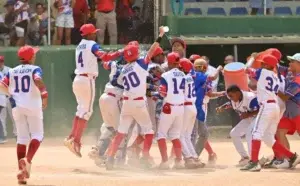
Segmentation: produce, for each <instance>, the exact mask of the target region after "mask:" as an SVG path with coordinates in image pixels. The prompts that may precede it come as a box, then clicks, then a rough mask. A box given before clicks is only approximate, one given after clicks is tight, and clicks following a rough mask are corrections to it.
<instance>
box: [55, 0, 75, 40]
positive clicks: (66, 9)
mask: <svg viewBox="0 0 300 186" xmlns="http://www.w3.org/2000/svg"><path fill="white" fill-rule="evenodd" d="M75 1H76V0H55V2H54V7H55V8H56V9H57V10H58V14H57V17H56V34H57V35H56V44H57V45H61V42H62V40H63V34H64V33H65V35H64V36H65V37H64V39H65V44H66V45H70V44H71V29H72V28H74V19H73V7H74V5H75Z"/></svg>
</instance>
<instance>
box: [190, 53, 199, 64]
mask: <svg viewBox="0 0 300 186" xmlns="http://www.w3.org/2000/svg"><path fill="white" fill-rule="evenodd" d="M199 58H201V56H199V55H198V54H192V55H191V56H190V61H191V62H192V63H193V62H195V61H196V59H199Z"/></svg>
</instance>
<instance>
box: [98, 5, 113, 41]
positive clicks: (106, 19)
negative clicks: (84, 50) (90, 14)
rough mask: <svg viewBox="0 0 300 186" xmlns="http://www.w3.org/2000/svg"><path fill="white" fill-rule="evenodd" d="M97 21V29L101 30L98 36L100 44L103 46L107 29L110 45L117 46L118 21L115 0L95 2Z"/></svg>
mask: <svg viewBox="0 0 300 186" xmlns="http://www.w3.org/2000/svg"><path fill="white" fill-rule="evenodd" d="M95 4H96V13H95V17H96V19H97V22H96V27H97V28H99V29H100V31H99V32H98V35H97V40H98V43H100V44H103V42H104V35H105V29H106V27H107V29H108V35H109V44H110V45H115V44H117V35H118V34H117V21H116V12H115V1H114V0H95Z"/></svg>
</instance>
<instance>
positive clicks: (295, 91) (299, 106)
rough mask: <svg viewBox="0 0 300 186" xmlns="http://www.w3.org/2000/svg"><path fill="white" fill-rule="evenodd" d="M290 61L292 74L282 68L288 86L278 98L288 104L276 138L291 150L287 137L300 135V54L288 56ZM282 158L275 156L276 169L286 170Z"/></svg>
mask: <svg viewBox="0 0 300 186" xmlns="http://www.w3.org/2000/svg"><path fill="white" fill-rule="evenodd" d="M288 60H289V61H290V63H289V71H290V72H288V68H283V67H281V72H282V73H283V74H284V75H286V80H287V81H286V82H287V85H286V89H285V90H283V91H282V90H279V91H278V97H279V98H280V99H282V100H283V101H284V102H285V103H286V110H285V112H284V114H283V117H282V118H281V120H280V122H279V125H278V129H277V134H276V136H277V138H278V140H279V141H280V142H281V143H282V144H283V145H284V146H285V147H286V148H288V149H290V145H289V142H288V139H287V137H286V135H287V134H289V135H292V134H294V133H295V132H296V131H297V132H298V133H300V124H299V123H300V88H299V87H300V54H299V53H297V54H295V55H293V56H288ZM282 70H283V71H282ZM278 156H279V157H278ZM280 156H281V155H280V154H275V158H276V159H277V161H278V159H279V162H277V163H276V164H275V167H276V168H285V167H286V164H287V161H286V159H282V158H284V157H282V156H281V157H280Z"/></svg>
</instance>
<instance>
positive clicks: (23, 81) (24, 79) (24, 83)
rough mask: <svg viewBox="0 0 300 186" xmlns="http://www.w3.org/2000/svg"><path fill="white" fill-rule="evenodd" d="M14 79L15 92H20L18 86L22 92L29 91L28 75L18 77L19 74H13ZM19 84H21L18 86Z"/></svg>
mask: <svg viewBox="0 0 300 186" xmlns="http://www.w3.org/2000/svg"><path fill="white" fill-rule="evenodd" d="M14 80H15V83H16V84H15V85H16V87H15V93H19V92H20V87H21V91H22V92H24V93H27V92H29V88H30V77H29V76H27V75H26V76H22V77H21V78H19V76H14ZM20 85H21V86H20Z"/></svg>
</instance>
